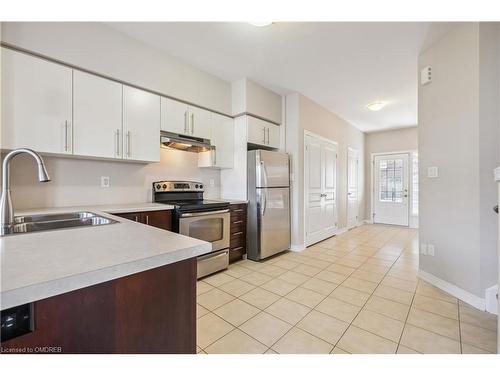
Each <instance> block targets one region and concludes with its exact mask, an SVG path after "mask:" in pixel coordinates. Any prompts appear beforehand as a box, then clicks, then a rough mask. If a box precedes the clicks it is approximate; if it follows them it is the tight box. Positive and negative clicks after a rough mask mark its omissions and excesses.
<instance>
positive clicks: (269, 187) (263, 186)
mask: <svg viewBox="0 0 500 375" xmlns="http://www.w3.org/2000/svg"><path fill="white" fill-rule="evenodd" d="M247 169H248V175H247V184H248V190H247V192H248V201H249V202H248V228H247V233H248V243H247V256H248V259H251V260H261V259H265V258H267V257H270V256H272V255H274V254H277V253H279V252H282V251H284V250H288V249H290V170H289V158H288V154H286V153H282V152H274V151H266V150H253V151H248V164H247Z"/></svg>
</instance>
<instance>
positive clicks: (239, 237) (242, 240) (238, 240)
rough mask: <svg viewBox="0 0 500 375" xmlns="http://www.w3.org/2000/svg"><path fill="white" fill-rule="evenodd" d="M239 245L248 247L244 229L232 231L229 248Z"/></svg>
mask: <svg viewBox="0 0 500 375" xmlns="http://www.w3.org/2000/svg"><path fill="white" fill-rule="evenodd" d="M239 246H243V247H246V233H245V232H243V231H240V232H236V233H231V241H230V244H229V248H230V249H234V248H235V247H239Z"/></svg>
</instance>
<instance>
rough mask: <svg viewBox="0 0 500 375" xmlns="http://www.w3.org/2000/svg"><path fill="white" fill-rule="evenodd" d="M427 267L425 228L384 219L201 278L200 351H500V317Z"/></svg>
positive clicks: (405, 352)
mask: <svg viewBox="0 0 500 375" xmlns="http://www.w3.org/2000/svg"><path fill="white" fill-rule="evenodd" d="M417 270H418V238H417V232H416V231H415V230H413V229H406V228H396V227H390V226H383V225H363V226H361V227H358V228H355V229H353V230H350V231H349V232H346V233H344V234H341V235H339V236H336V237H332V238H330V239H328V240H326V241H323V242H321V243H319V244H316V245H314V246H311V247H309V248H307V249H306V250H304V251H302V252H299V253H294V252H286V253H283V254H280V255H278V256H275V257H273V258H271V259H268V260H266V261H263V262H260V263H257V262H252V261H250V260H243V261H240V262H238V263H235V264H233V265H231V266H230V267H229V269H228V270H226V271H224V272H221V273H218V274H215V275H212V276H209V277H207V278H205V279H203V280H201V281H199V282H198V288H197V291H198V310H197V345H198V352H199V353H209V354H210V353H225V354H229V353H272V354H276V353H332V354H346V353H398V354H399V353H403V354H408V353H494V352H496V327H497V323H496V316H494V315H491V314H488V313H485V312H481V311H479V310H477V309H475V308H473V307H471V306H469V305H467V304H465V303H463V302H461V301H458V300H457V299H456V298H454V297H452V296H450V295H449V294H447V293H445V292H443V291H441V290H439V289H437V288H435V287H433V286H432V285H430V284H428V283H426V282H425V281H423V280H420V279H419V278H418V277H417Z"/></svg>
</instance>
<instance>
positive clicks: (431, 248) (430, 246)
mask: <svg viewBox="0 0 500 375" xmlns="http://www.w3.org/2000/svg"><path fill="white" fill-rule="evenodd" d="M427 255H430V256H431V257H433V256H434V245H433V244H431V243H429V244H427Z"/></svg>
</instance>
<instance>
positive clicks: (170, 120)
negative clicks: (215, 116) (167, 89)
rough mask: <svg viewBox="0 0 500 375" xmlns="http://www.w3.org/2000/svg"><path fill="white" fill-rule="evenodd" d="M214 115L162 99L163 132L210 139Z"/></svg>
mask: <svg viewBox="0 0 500 375" xmlns="http://www.w3.org/2000/svg"><path fill="white" fill-rule="evenodd" d="M211 116H212V113H211V112H210V111H207V110H205V109H201V108H197V107H193V106H190V105H187V104H185V103H182V102H179V101H177V100H172V99H168V98H164V97H162V98H161V130H165V131H168V132H172V133H176V134H183V135H188V136H192V137H197V138H205V139H210V132H211V128H210V121H211V118H212V117H211Z"/></svg>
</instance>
